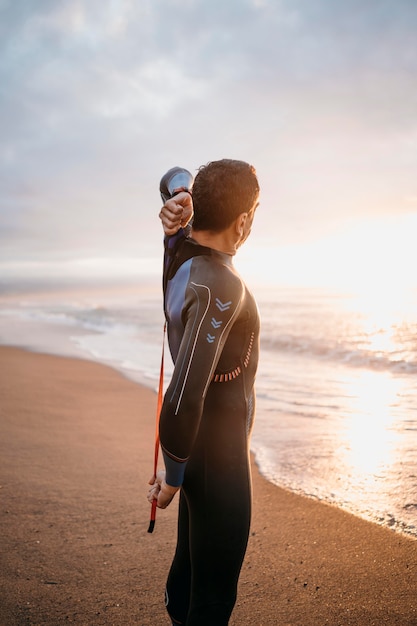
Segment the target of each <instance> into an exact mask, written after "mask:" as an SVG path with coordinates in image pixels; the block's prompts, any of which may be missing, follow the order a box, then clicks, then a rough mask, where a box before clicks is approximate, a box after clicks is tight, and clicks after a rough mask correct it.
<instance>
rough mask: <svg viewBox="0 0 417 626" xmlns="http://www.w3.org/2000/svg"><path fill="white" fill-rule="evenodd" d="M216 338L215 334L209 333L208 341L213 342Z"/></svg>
mask: <svg viewBox="0 0 417 626" xmlns="http://www.w3.org/2000/svg"><path fill="white" fill-rule="evenodd" d="M215 339H216V337H215V335H210V333H207V341H208V343H213V341H214V340H215Z"/></svg>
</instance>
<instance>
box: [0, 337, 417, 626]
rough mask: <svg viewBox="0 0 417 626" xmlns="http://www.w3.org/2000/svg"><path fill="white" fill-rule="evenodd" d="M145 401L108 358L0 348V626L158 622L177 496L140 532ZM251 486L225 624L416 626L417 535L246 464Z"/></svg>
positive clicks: (147, 419) (149, 423)
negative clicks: (289, 486) (287, 485)
mask: <svg viewBox="0 0 417 626" xmlns="http://www.w3.org/2000/svg"><path fill="white" fill-rule="evenodd" d="M155 407H156V395H155V394H154V393H153V392H152V391H151V390H149V389H147V388H144V387H141V386H139V385H137V384H135V383H133V382H131V381H129V380H127V379H125V378H124V377H123V376H122V375H121V374H119V373H118V372H116V371H114V370H113V369H111V368H108V367H105V366H102V365H99V364H97V363H92V362H90V361H86V360H77V359H69V358H59V357H54V356H49V355H42V354H35V353H31V352H26V351H24V350H19V349H14V348H5V347H2V348H0V483H1V488H0V498H1V508H0V545H1V550H0V559H1V561H0V562H1V565H0V624H1V626H15V625H26V624H30V625H39V626H40V625H48V626H58V625H60V624H71V623H72V624H82V625H85V626H89V625H98V626H100V625H113V626H129V625H130V624H137V625H140V626H146V625H153V626H155V625H156V626H159V625H161V626H163V625H164V624H167V625H168V624H169V621H168V620H167V617H166V614H165V609H164V604H163V592H164V583H165V577H166V574H167V571H168V567H169V563H170V560H171V557H172V554H173V550H174V544H175V532H176V510H177V503H176V502H175V503H174V504H172V505H171V507H169V508H168V509H167V510H166V511H158V515H157V522H156V527H155V532H154V533H153V534H152V535H150V534H148V533H147V528H148V519H149V505H148V503H147V500H146V492H147V480H148V478H149V476H150V474H151V473H152V456H153V436H154V420H155ZM253 488H254V510H253V523H252V530H251V536H250V541H249V546H248V551H247V556H246V559H245V563H244V566H243V569H242V574H241V579H240V588H239V597H238V602H237V605H236V608H235V611H234V613H233V617H232V620H231V622H230V624H231V626H246V625H247V626H249V625H250V626H253V625H256V626H289V625H291V626H324V625H325V624H329V625H330V626H350V625H351V626H373V625H375V626H381V625H382V624H388V625H392V626H394V625H401V626H417V541H416V540H414V539H412V538H408V537H406V536H402V535H399V534H396V533H394V532H393V531H391V530H389V529H386V528H382V527H379V526H377V525H375V524H372V523H370V522H367V521H363V520H361V519H358V518H356V517H354V516H352V515H350V514H348V513H345V512H343V511H340V510H339V509H337V508H335V507H332V506H329V505H326V504H323V503H320V502H317V501H314V500H310V499H307V498H303V497H301V496H298V495H295V494H292V493H289V492H287V491H285V490H283V489H280V488H278V487H275V486H274V485H272V484H270V483H268V482H267V481H266V480H264V479H263V478H262V476H261V475H260V474H259V472H258V471H257V469H256V466H255V464H254V465H253ZM219 566H220V567H221V564H220V565H219Z"/></svg>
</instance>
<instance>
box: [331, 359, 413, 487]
mask: <svg viewBox="0 0 417 626" xmlns="http://www.w3.org/2000/svg"><path fill="white" fill-rule="evenodd" d="M401 388H402V383H401V381H400V380H399V379H396V378H394V377H392V376H391V375H389V374H387V375H385V374H383V373H381V372H372V371H360V372H358V373H357V375H356V376H355V377H354V378H353V377H352V378H351V379H350V380H346V395H347V398H346V401H347V407H348V412H347V414H346V416H345V419H344V421H343V435H342V439H343V448H344V461H345V463H346V464H347V465H349V466H351V468H352V472H353V473H354V474H356V475H359V476H361V477H362V479H365V478H366V476H368V477H370V476H371V475H374V474H376V473H378V472H379V471H381V470H386V469H387V468H388V467H389V466H391V465H393V463H394V461H395V460H396V455H397V443H398V440H399V432H398V431H397V430H396V420H397V416H396V407H397V406H398V403H399V400H400V393H401Z"/></svg>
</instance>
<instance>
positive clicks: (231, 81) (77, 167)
mask: <svg viewBox="0 0 417 626" xmlns="http://www.w3.org/2000/svg"><path fill="white" fill-rule="evenodd" d="M416 32H417V3H416V2H415V0H345V1H344V2H338V1H337V0H334V1H332V0H227V2H225V0H210V2H207V1H204V0H32V1H31V0H19V2H15V1H14V0H9V1H7V0H0V133H1V136H0V272H1V274H2V275H3V276H4V277H7V276H8V277H12V278H13V277H17V276H19V275H24V276H28V277H30V276H32V275H33V276H36V275H41V274H48V273H49V274H54V275H56V276H58V277H59V276H60V275H64V274H71V273H74V274H77V273H80V274H85V273H90V274H91V275H93V276H94V275H100V274H103V275H109V276H111V275H119V274H120V275H125V276H132V277H133V278H135V276H137V275H138V273H141V272H142V273H146V272H152V271H154V272H157V271H159V267H160V266H159V258H160V253H161V232H160V226H159V220H158V218H157V215H158V212H159V209H160V206H161V200H160V197H159V192H158V188H159V180H160V178H161V176H162V175H163V173H164V172H165V171H166V170H168V169H169V168H171V167H172V166H174V165H179V166H182V167H186V168H187V169H189V170H190V171H191V172H192V173H193V174H195V173H196V171H197V169H198V168H199V167H200V166H201V165H203V164H204V163H207V162H208V161H211V160H216V159H221V158H224V157H227V158H237V159H243V160H246V161H248V162H250V163H252V164H253V165H254V166H255V168H256V170H257V173H258V177H259V181H260V186H261V198H260V207H259V209H258V211H257V216H256V221H255V224H254V228H253V233H252V236H251V238H250V240H248V242H247V244H245V248H244V249H242V251H241V252H239V256H240V263H241V267H242V273H245V271H246V272H247V273H248V276H249V277H250V278H251V279H253V280H261V279H263V280H271V281H272V282H276V283H283V284H305V285H313V284H321V283H323V284H327V283H328V284H330V283H335V284H338V283H343V284H349V283H355V282H357V281H358V280H361V281H362V282H363V283H366V281H369V280H373V281H375V280H378V281H379V283H380V284H381V285H383V284H384V281H386V280H389V281H390V284H398V280H399V276H400V275H401V276H402V278H401V280H402V281H405V278H404V277H405V274H406V271H407V268H408V269H409V271H408V274H407V275H408V278H407V280H408V281H414V280H415V279H414V276H412V277H411V278H410V271H411V273H412V270H410V267H413V266H414V268H415V267H417V246H416V244H415V241H416V235H417V175H416V174H417V38H416ZM413 264H414V265H413ZM414 272H415V270H414ZM416 282H417V280H416Z"/></svg>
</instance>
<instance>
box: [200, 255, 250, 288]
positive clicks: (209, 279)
mask: <svg viewBox="0 0 417 626" xmlns="http://www.w3.org/2000/svg"><path fill="white" fill-rule="evenodd" d="M192 276H193V278H195V279H198V280H199V281H201V282H204V283H205V284H207V286H210V287H216V289H221V288H222V287H225V288H226V289H228V290H230V289H233V290H236V291H239V292H240V291H242V289H244V284H243V281H242V279H241V277H240V276H239V274H238V273H237V272H236V270H235V268H234V267H233V265H232V264H231V263H230V261H228V260H227V259H225V258H224V257H223V255H218V254H216V253H214V254H211V255H210V254H208V255H205V254H204V255H201V256H196V257H194V258H193V259H192Z"/></svg>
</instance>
